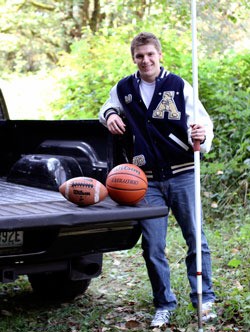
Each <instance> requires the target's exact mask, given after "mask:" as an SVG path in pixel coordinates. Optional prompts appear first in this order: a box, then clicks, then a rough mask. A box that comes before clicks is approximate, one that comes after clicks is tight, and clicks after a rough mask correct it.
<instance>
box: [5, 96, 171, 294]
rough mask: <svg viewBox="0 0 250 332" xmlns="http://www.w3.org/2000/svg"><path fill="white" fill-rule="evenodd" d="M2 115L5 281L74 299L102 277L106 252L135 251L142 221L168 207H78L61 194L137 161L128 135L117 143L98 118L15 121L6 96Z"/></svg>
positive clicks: (102, 179) (106, 203)
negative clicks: (72, 184)
mask: <svg viewBox="0 0 250 332" xmlns="http://www.w3.org/2000/svg"><path fill="white" fill-rule="evenodd" d="M0 92H1V91H0ZM0 115H1V116H0V282H11V281H14V280H15V279H16V278H17V277H18V276H19V275H24V274H25V275H28V277H29V280H30V282H31V285H32V287H33V289H34V291H36V292H37V293H39V294H40V295H49V296H56V297H58V296H60V297H64V298H65V297H70V298H72V297H74V296H76V295H78V294H79V293H83V292H84V291H85V290H86V289H87V287H88V285H89V282H90V280H91V279H92V278H94V277H97V276H98V275H100V273H101V269H102V257H103V253H105V252H110V251H116V250H125V249H129V248H132V247H133V246H134V245H135V244H136V243H137V242H138V240H139V238H140V227H139V222H140V220H142V219H145V218H152V222H154V221H153V218H154V217H157V216H163V215H166V214H167V212H168V211H167V208H166V207H152V206H147V205H144V204H143V203H139V204H138V205H136V206H121V205H118V204H117V203H115V202H114V201H112V200H111V199H110V198H109V197H108V198H106V199H105V200H104V201H101V202H99V203H98V204H95V205H91V206H88V207H79V206H77V205H75V204H73V203H71V202H69V201H67V200H66V199H65V198H64V197H63V196H62V195H61V194H60V193H59V191H58V187H59V185H60V184H62V183H63V182H64V181H65V180H68V179H69V178H73V177H76V176H89V177H93V178H96V179H97V180H99V181H100V182H102V183H104V184H105V179H106V176H107V173H108V172H109V170H110V169H111V168H112V167H114V166H115V165H117V164H120V163H124V162H129V160H130V158H129V155H130V151H129V150H130V142H131V136H130V135H129V134H128V135H123V137H122V138H121V137H115V138H114V137H112V136H111V135H110V134H109V133H108V130H107V129H106V128H104V127H103V126H102V125H101V124H100V123H99V122H98V120H82V121H60V120H59V121H42V120H41V121H39V120H38V121H36V120H31V121H29V120H9V119H8V116H7V115H8V114H7V110H6V105H5V103H4V101H3V96H2V94H1V93H0Z"/></svg>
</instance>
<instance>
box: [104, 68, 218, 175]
mask: <svg viewBox="0 0 250 332" xmlns="http://www.w3.org/2000/svg"><path fill="white" fill-rule="evenodd" d="M140 82H141V78H140V75H139V72H136V73H135V74H133V75H130V76H127V77H125V78H123V79H122V80H120V81H119V82H118V83H117V85H116V86H115V87H114V88H113V89H112V90H111V93H110V98H109V99H108V101H107V102H106V103H105V104H104V105H103V107H102V108H101V111H100V121H101V122H102V123H103V124H105V123H106V121H107V119H108V117H109V116H110V115H111V114H113V113H117V114H119V115H121V116H122V115H124V116H125V117H126V119H127V123H128V126H129V128H130V130H131V132H132V134H133V136H134V147H133V153H134V158H133V163H134V164H136V165H137V166H139V167H141V168H142V169H143V170H144V171H145V173H146V174H147V176H148V178H153V179H155V180H164V179H167V178H170V177H174V176H176V175H179V174H183V173H185V172H191V171H193V169H194V153H193V146H192V141H191V139H190V130H191V128H190V126H189V125H190V124H191V123H194V122H193V100H192V98H193V93H192V88H191V86H190V85H189V84H188V83H187V82H186V81H185V80H183V79H182V78H181V77H179V76H177V75H175V74H173V73H170V72H167V71H165V69H164V68H163V67H162V68H161V72H160V75H159V76H158V77H157V78H156V82H155V90H154V94H153V97H152V100H151V103H150V104H149V106H148V108H147V107H146V106H145V104H144V102H143V100H142V97H141V94H140V89H139V85H140ZM199 115H200V117H199V120H200V122H199V124H203V125H205V126H206V141H207V142H205V143H206V146H205V150H208V149H210V146H211V141H212V138H213V125H212V122H211V120H210V118H209V116H208V114H207V112H206V110H205V109H204V107H203V106H202V104H201V103H200V102H199ZM201 120H202V121H201Z"/></svg>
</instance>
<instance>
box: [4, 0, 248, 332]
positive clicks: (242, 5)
mask: <svg viewBox="0 0 250 332" xmlns="http://www.w3.org/2000/svg"><path fill="white" fill-rule="evenodd" d="M190 2H191V1H186V0H175V1H172V0H164V1H163V0H159V1H157V0H140V1H131V0H129V1H123V0H116V1H112V2H110V1H108V0H85V1H83V0H81V1H80V0H64V1H56V0H43V1H42V0H34V1H33V0H26V1H25V0H9V1H3V0H0V13H1V15H0V55H1V62H0V73H1V79H0V85H1V88H2V90H3V92H4V93H5V94H6V98H7V104H8V105H9V112H10V117H11V118H15V119H24V118H29V119H31V118H32V119H34V118H40V119H62V120H63V119H64V120H67V119H84V118H96V117H97V115H98V111H99V108H100V106H101V105H102V104H103V103H104V102H105V100H106V98H107V96H108V93H109V90H110V88H111V87H112V86H113V85H114V84H115V83H116V82H117V79H118V78H122V77H124V76H126V75H128V74H129V73H132V72H134V71H135V66H134V64H133V62H132V60H131V55H130V49H129V45H130V41H131V38H132V37H133V36H134V35H135V34H137V33H139V32H140V31H151V32H153V33H155V34H156V35H157V36H158V37H159V38H160V40H161V43H162V47H163V64H164V66H165V67H166V68H167V69H168V70H170V71H172V72H174V73H176V74H178V75H181V76H182V77H183V78H185V79H186V80H188V81H189V82H190V83H192V50H191V12H190ZM197 11H198V13H197V19H198V22H197V23H198V57H199V95H200V99H201V101H202V103H203V104H204V106H205V107H206V109H207V110H208V112H209V114H210V116H211V118H212V120H213V122H214V129H215V138H214V141H213V147H212V150H211V152H210V153H209V154H207V155H205V156H204V158H203V162H202V165H201V181H202V200H203V207H204V215H205V221H206V227H207V228H208V234H210V233H209V232H210V231H211V242H212V244H211V245H212V250H213V251H214V252H216V254H214V255H215V256H216V257H215V272H216V273H215V275H216V278H217V279H216V280H215V285H216V286H217V288H218V295H219V296H218V299H219V300H218V303H223V305H222V304H221V307H222V306H224V307H225V308H226V309H225V310H224V311H223V315H224V316H223V315H222V316H223V317H224V318H223V319H221V321H220V331H224V330H226V328H227V327H228V326H231V325H230V324H232V326H233V328H236V330H235V331H243V330H244V329H245V331H247V330H248V329H249V299H250V293H249V249H248V248H249V244H248V242H249V232H250V228H249V220H250V219H249V173H250V172H249V169H250V126H249V123H250V107H249V106H250V104H249V81H250V75H249V73H250V58H249V48H250V46H249V45H250V39H249V26H250V22H249V13H250V7H249V2H248V1H244V0H243V1H233V0H203V1H202V0H197ZM22 96H24V98H22ZM173 228H174V229H177V225H176V224H175V223H174V221H173ZM170 241H171V239H170ZM215 242H216V244H215ZM217 246H218V247H217ZM181 247H183V244H181ZM138 250H139V249H138ZM107 259H108V258H107ZM178 268H179V267H178ZM179 286H180V285H178V287H179ZM227 288H228V289H229V291H230V292H229V294H227ZM225 303H226V306H225ZM247 312H248V314H247ZM188 319H189V315H187V314H186V316H185V314H184V318H183V317H182V321H183V322H184V323H183V324H184V325H185V324H187V323H188ZM237 328H238V330H237ZM47 330H48V331H54V330H52V329H51V330H49V329H47ZM47 330H46V331H47ZM228 330H229V331H231V330H230V329H228ZM6 331H7V330H6ZM11 331H12V330H11ZM23 331H24V330H23ZM60 331H63V330H60ZM65 331H66V330H65ZM79 331H80V330H79ZM81 331H84V330H81ZM218 331H219V330H218ZM232 331H233V329H232Z"/></svg>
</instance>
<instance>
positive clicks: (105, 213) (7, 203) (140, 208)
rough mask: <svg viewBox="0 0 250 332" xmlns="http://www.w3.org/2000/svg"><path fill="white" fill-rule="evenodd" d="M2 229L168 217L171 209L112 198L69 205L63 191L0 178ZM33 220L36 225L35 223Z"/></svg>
mask: <svg viewBox="0 0 250 332" xmlns="http://www.w3.org/2000/svg"><path fill="white" fill-rule="evenodd" d="M0 197H1V198H0V230H17V229H27V228H31V227H32V228H37V227H39V228H40V227H44V226H46V227H58V226H59V227H60V226H64V227H65V226H66V227H67V226H70V227H72V226H79V225H84V224H89V223H102V222H107V221H122V220H140V219H142V218H143V219H145V218H153V217H158V216H163V215H166V214H167V208H166V207H164V206H162V207H152V206H147V205H144V204H142V203H141V204H138V205H137V206H121V205H118V204H117V203H115V202H114V201H113V200H111V199H110V198H109V197H108V198H106V199H105V200H104V201H102V202H100V203H97V204H95V205H91V206H88V207H79V206H77V205H75V204H73V203H71V202H68V201H67V200H66V199H65V198H64V197H63V196H62V195H61V194H60V193H59V192H55V191H51V190H46V189H40V188H33V187H29V186H25V185H20V184H14V183H10V182H6V180H5V179H4V178H0ZM31 220H32V222H31Z"/></svg>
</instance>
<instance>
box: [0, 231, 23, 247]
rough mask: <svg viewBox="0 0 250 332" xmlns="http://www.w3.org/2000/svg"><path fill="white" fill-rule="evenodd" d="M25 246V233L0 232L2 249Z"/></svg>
mask: <svg viewBox="0 0 250 332" xmlns="http://www.w3.org/2000/svg"><path fill="white" fill-rule="evenodd" d="M22 245H23V231H6V232H0V248H8V247H20V246H22Z"/></svg>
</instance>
